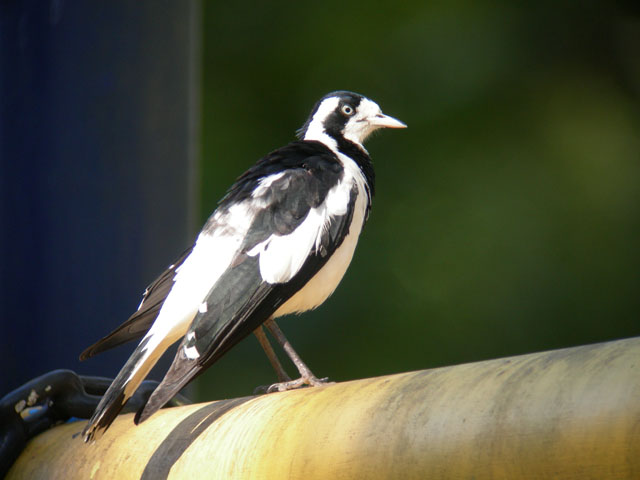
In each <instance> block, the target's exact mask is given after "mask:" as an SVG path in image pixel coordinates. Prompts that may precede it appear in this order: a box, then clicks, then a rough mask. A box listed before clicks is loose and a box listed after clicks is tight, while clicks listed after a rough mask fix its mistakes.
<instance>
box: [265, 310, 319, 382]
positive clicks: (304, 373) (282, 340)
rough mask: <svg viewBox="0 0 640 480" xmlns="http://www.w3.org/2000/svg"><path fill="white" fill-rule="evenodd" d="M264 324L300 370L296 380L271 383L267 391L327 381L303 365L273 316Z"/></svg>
mask: <svg viewBox="0 0 640 480" xmlns="http://www.w3.org/2000/svg"><path fill="white" fill-rule="evenodd" d="M264 325H265V326H266V327H267V328H268V329H269V331H270V332H271V334H272V335H273V337H274V338H275V339H276V341H277V342H278V343H279V344H280V346H281V347H282V348H283V349H284V351H285V352H287V355H289V358H290V359H291V361H292V362H293V363H294V364H295V366H296V368H297V369H298V371H299V372H300V378H298V379H297V380H290V381H287V382H280V383H276V384H273V385H271V386H270V387H269V388H268V389H267V393H269V392H275V391H279V392H284V391H285V390H292V389H294V388H300V387H302V386H304V385H311V386H314V387H317V386H320V385H324V384H326V383H329V382H327V379H326V378H317V377H316V376H315V375H314V374H313V373H312V372H311V370H309V367H307V366H306V365H305V363H304V362H303V361H302V359H301V358H300V355H298V354H297V353H296V351H295V350H294V349H293V347H292V346H291V343H289V340H287V338H286V337H285V336H284V334H283V333H282V330H280V327H278V325H277V324H276V322H275V321H274V320H273V318H269V319H268V320H267V321H266V322H264Z"/></svg>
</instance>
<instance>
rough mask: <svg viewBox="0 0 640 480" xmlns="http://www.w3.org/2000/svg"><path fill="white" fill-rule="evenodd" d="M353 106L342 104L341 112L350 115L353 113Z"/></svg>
mask: <svg viewBox="0 0 640 480" xmlns="http://www.w3.org/2000/svg"><path fill="white" fill-rule="evenodd" d="M353 112H354V110H353V107H352V106H351V105H343V106H342V113H344V114H345V115H346V116H348V117H350V116H351V115H353Z"/></svg>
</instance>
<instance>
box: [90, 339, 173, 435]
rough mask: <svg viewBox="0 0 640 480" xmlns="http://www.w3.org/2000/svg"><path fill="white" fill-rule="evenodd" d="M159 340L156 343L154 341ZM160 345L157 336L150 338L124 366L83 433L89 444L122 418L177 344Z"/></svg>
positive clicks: (161, 343) (139, 346) (144, 341)
mask: <svg viewBox="0 0 640 480" xmlns="http://www.w3.org/2000/svg"><path fill="white" fill-rule="evenodd" d="M153 337H156V338H155V340H156V341H155V342H154V341H153V340H154V338H153ZM164 340H165V341H160V342H158V341H157V336H151V335H147V336H146V337H144V338H143V339H142V341H141V342H140V344H139V345H138V346H137V347H136V349H135V351H134V352H133V354H132V355H131V357H130V358H129V360H127V363H125V364H124V367H122V369H121V370H120V373H118V376H117V377H116V378H115V379H114V380H113V382H112V383H111V385H110V386H109V388H108V389H107V391H106V393H105V394H104V395H103V397H102V399H101V400H100V403H99V404H98V406H97V408H96V410H95V412H94V413H93V415H92V416H91V418H90V419H89V422H88V423H87V425H86V426H85V427H84V430H83V431H82V436H83V438H84V441H85V442H91V441H93V440H97V439H98V438H100V437H101V436H102V435H103V434H104V432H105V431H106V430H107V428H109V426H110V425H111V423H112V422H113V421H114V419H115V418H116V417H117V416H118V414H119V413H120V411H121V410H122V407H124V405H125V403H127V400H129V398H131V396H132V395H133V394H134V393H135V391H136V389H137V388H138V386H140V384H141V383H142V381H143V380H144V378H145V377H146V376H147V375H148V374H149V371H150V370H151V369H152V368H153V366H154V365H155V364H156V362H157V361H158V360H159V359H160V357H161V356H162V354H163V353H164V351H165V350H166V349H167V348H168V347H169V345H171V343H173V342H169V341H167V340H168V339H166V338H165V339H164Z"/></svg>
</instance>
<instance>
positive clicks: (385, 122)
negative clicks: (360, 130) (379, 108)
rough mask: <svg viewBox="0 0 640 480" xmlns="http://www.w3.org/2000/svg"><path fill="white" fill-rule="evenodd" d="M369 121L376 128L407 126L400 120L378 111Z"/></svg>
mask: <svg viewBox="0 0 640 480" xmlns="http://www.w3.org/2000/svg"><path fill="white" fill-rule="evenodd" d="M369 123H370V124H371V125H374V126H376V127H378V128H407V126H406V125H405V124H404V123H402V122H401V121H400V120H397V119H395V118H393V117H390V116H389V115H385V114H383V113H379V114H378V115H376V116H375V117H373V118H371V119H370V120H369Z"/></svg>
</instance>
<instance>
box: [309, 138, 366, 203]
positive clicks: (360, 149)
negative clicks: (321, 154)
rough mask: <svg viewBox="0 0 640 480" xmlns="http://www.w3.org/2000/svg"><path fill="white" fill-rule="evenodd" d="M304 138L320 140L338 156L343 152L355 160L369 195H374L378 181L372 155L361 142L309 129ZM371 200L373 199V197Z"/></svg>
mask: <svg viewBox="0 0 640 480" xmlns="http://www.w3.org/2000/svg"><path fill="white" fill-rule="evenodd" d="M303 139H304V140H312V141H317V142H320V143H322V144H324V145H325V146H326V147H327V148H329V150H331V151H332V152H333V153H335V154H336V155H337V156H338V157H340V155H339V154H342V155H345V156H347V157H349V158H350V159H351V160H353V162H354V163H355V164H356V165H357V166H358V168H359V169H360V171H361V172H362V175H363V176H364V179H365V181H366V183H367V190H368V193H369V196H370V197H373V194H374V193H375V181H376V177H375V171H374V169H373V162H372V161H371V157H369V152H367V150H366V149H365V148H364V146H362V145H361V144H359V143H355V142H352V141H351V140H348V139H346V138H344V137H343V136H342V135H337V136H334V135H330V134H328V133H327V132H325V131H323V132H315V133H314V132H310V131H307V133H306V134H305V136H304V137H303ZM369 200H371V198H370V199H369Z"/></svg>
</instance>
